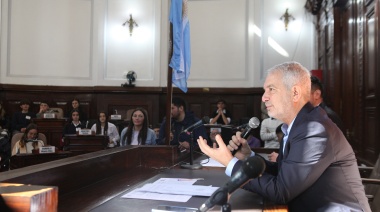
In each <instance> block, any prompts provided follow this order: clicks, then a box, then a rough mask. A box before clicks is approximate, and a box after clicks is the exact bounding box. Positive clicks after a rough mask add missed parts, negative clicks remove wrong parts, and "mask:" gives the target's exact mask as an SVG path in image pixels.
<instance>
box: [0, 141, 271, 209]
mask: <svg viewBox="0 0 380 212" xmlns="http://www.w3.org/2000/svg"><path fill="white" fill-rule="evenodd" d="M187 158H188V154H184V155H180V154H179V153H178V148H177V147H175V146H125V147H119V148H112V149H107V150H102V151H98V152H93V153H88V154H83V155H78V156H73V157H69V158H65V159H62V160H57V161H52V162H48V163H44V164H38V165H35V166H32V167H24V168H20V169H16V170H11V171H8V172H4V173H2V174H1V175H0V182H7V183H22V184H32V185H47V186H48V185H50V186H58V188H59V196H58V211H90V210H94V211H98V210H100V209H102V208H103V207H104V209H105V208H109V207H116V206H115V205H113V204H114V203H116V204H118V202H119V201H128V202H129V203H131V204H132V203H133V204H132V205H129V206H128V205H124V207H128V210H124V211H132V210H135V209H136V208H139V209H140V205H141V201H142V200H127V199H123V200H120V199H119V198H118V197H119V196H120V195H121V194H124V193H126V192H127V191H129V190H131V189H132V188H135V187H136V186H138V185H142V184H143V183H144V182H150V181H153V180H154V179H157V178H159V177H162V176H169V175H170V176H174V175H175V176H186V177H187V178H194V177H196V176H201V175H202V176H204V178H205V179H207V181H205V183H210V184H212V185H222V184H223V183H225V182H226V181H227V179H228V178H227V177H226V176H224V174H223V169H219V170H217V171H214V170H212V169H210V168H205V169H202V170H182V169H173V168H174V167H178V163H179V162H181V161H183V160H186V159H187ZM165 170H167V171H165ZM177 173H178V175H177ZM214 181H215V182H218V184H214ZM237 194H238V193H237ZM244 195H245V194H244ZM206 199H207V198H195V197H194V199H193V198H192V200H190V201H191V202H190V204H192V205H197V206H198V204H199V203H203V201H205V200H206ZM115 201H116V202H115ZM254 201H256V197H255V198H254ZM260 201H262V200H260ZM248 202H252V199H251V198H250V201H248ZM129 203H128V204H129ZM134 204H136V205H134ZM143 204H144V203H143ZM146 204H147V206H146V207H145V208H147V207H148V205H149V204H150V206H154V207H156V206H158V204H162V202H161V203H160V202H159V201H150V202H147V203H146ZM153 204H154V205H153ZM239 204H240V203H239ZM239 204H233V207H238V206H237V205H239ZM175 205H177V204H175ZM242 205H245V203H244V204H242ZM150 206H149V209H151V208H152V207H150ZM239 207H240V206H239ZM263 207H264V206H263V205H262V204H261V208H263ZM138 211H142V210H138Z"/></svg>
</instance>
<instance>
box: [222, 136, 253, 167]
mask: <svg viewBox="0 0 380 212" xmlns="http://www.w3.org/2000/svg"><path fill="white" fill-rule="evenodd" d="M240 145H242V146H241V149H240V150H239V151H237V152H236V154H235V157H237V158H238V159H239V160H245V159H247V158H248V157H250V156H251V152H252V150H251V147H250V146H249V145H248V143H247V140H245V139H244V138H242V137H241V132H240V131H237V132H236V135H234V136H232V140H230V142H229V143H228V146H227V148H228V149H229V150H230V151H231V152H232V151H234V150H237V149H238V148H239V146H240Z"/></svg>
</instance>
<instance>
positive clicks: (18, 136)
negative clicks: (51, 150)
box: [11, 133, 47, 151]
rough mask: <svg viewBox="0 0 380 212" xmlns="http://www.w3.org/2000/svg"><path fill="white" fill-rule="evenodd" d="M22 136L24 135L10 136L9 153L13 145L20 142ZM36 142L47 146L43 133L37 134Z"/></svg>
mask: <svg viewBox="0 0 380 212" xmlns="http://www.w3.org/2000/svg"><path fill="white" fill-rule="evenodd" d="M22 135H24V133H16V134H14V135H13V136H12V139H11V151H12V149H13V147H14V145H15V144H16V142H17V141H19V140H21V138H22ZM37 139H38V140H41V141H43V142H44V146H46V145H47V140H46V136H45V134H43V133H38V138H37Z"/></svg>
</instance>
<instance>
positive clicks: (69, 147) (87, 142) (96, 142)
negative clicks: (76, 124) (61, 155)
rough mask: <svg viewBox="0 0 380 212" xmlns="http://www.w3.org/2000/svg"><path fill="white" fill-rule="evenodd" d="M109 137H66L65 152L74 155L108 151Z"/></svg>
mask: <svg viewBox="0 0 380 212" xmlns="http://www.w3.org/2000/svg"><path fill="white" fill-rule="evenodd" d="M108 142H109V137H108V136H104V135H75V134H73V135H65V137H64V144H63V150H64V151H70V152H72V154H73V155H80V154H85V153H89V152H95V151H99V150H104V149H107V145H108Z"/></svg>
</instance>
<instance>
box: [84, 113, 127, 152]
mask: <svg viewBox="0 0 380 212" xmlns="http://www.w3.org/2000/svg"><path fill="white" fill-rule="evenodd" d="M91 131H93V132H95V134H97V135H108V136H109V139H110V140H109V143H108V147H114V146H115V145H116V144H117V142H118V141H119V140H120V136H119V132H118V131H117V128H116V126H115V125H114V124H112V123H110V122H108V117H107V115H106V113H105V112H100V113H99V117H98V120H97V121H96V123H95V124H94V125H92V127H91Z"/></svg>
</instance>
